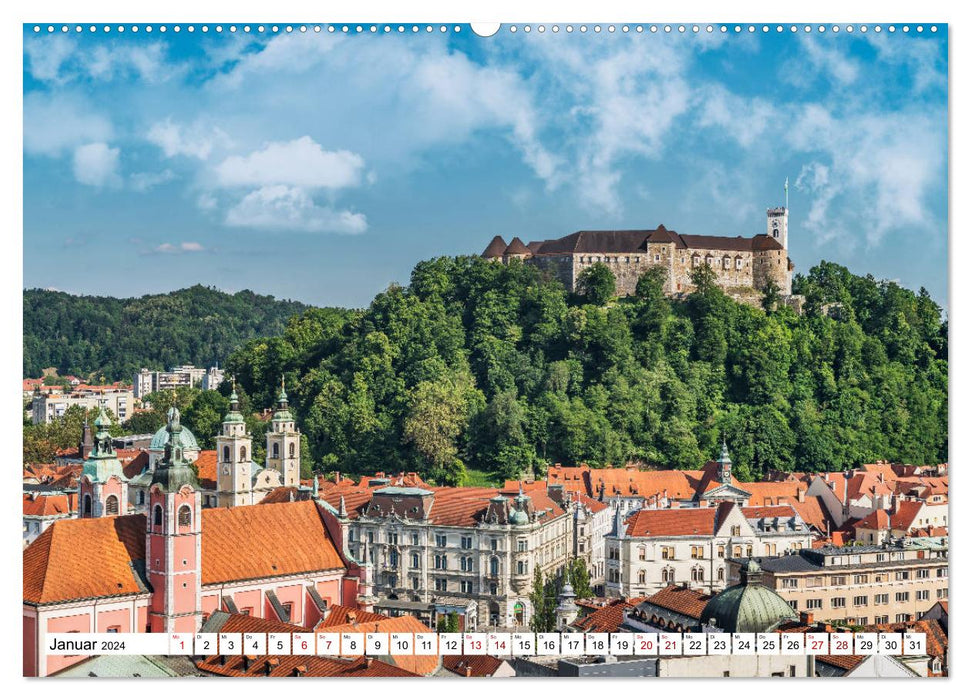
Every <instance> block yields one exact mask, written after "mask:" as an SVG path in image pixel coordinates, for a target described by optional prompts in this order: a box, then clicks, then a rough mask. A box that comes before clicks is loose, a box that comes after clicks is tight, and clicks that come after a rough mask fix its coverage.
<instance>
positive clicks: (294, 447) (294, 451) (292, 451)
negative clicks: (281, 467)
mask: <svg viewBox="0 0 971 700" xmlns="http://www.w3.org/2000/svg"><path fill="white" fill-rule="evenodd" d="M296 456H297V445H296V443H293V442H291V443H290V459H293V458H294V457H296Z"/></svg>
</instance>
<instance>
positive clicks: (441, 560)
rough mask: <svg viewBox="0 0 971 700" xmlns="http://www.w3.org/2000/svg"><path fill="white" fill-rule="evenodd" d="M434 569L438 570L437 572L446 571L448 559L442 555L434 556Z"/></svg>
mask: <svg viewBox="0 0 971 700" xmlns="http://www.w3.org/2000/svg"><path fill="white" fill-rule="evenodd" d="M435 568H436V569H439V570H442V569H447V568H448V557H446V556H445V555H444V554H436V555H435Z"/></svg>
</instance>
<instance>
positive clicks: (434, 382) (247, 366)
mask: <svg viewBox="0 0 971 700" xmlns="http://www.w3.org/2000/svg"><path fill="white" fill-rule="evenodd" d="M695 283H696V285H697V290H696V291H695V292H693V293H692V294H690V295H688V296H687V297H686V298H685V299H682V300H671V299H668V298H666V297H665V296H664V294H663V293H662V289H663V284H664V272H663V270H661V269H655V270H651V271H649V272H647V273H646V274H645V275H644V276H643V277H642V279H641V280H640V283H639V284H638V286H637V293H636V295H634V296H633V297H630V298H623V299H617V298H614V297H613V296H612V294H611V290H612V289H613V280H612V278H611V273H610V271H609V270H607V269H606V268H605V267H603V266H599V267H598V266H593V267H592V268H590V270H589V271H588V272H587V273H586V274H585V277H584V279H583V280H581V284H580V285H579V286H580V290H579V292H578V293H577V294H572V293H569V292H568V291H567V290H566V289H564V287H563V286H562V285H561V284H560V283H559V282H557V281H555V280H550V279H545V278H544V277H543V276H542V273H541V272H540V271H539V270H538V269H537V268H536V267H534V266H528V265H523V264H520V263H518V262H513V263H511V264H509V265H501V264H495V263H490V262H485V261H483V260H481V259H479V258H477V257H458V258H438V259H435V260H430V261H425V262H422V263H419V264H418V265H417V266H416V267H415V269H414V271H413V273H412V276H411V281H410V284H409V285H408V286H406V287H403V286H392V287H391V288H389V289H388V290H387V291H385V292H383V293H381V294H379V295H378V296H377V297H376V298H375V299H374V301H373V302H372V304H371V305H370V307H369V308H367V309H366V310H361V311H345V310H336V309H316V308H311V309H306V310H304V311H302V312H301V313H299V314H297V315H296V316H294V317H293V318H291V319H290V320H289V322H288V323H287V324H286V328H285V329H284V330H283V332H282V333H281V334H279V335H270V336H269V337H264V338H258V339H253V340H249V341H247V342H245V343H244V344H243V345H242V347H241V348H239V349H238V350H237V351H236V352H235V353H234V354H233V355H232V356H231V357H230V358H229V360H228V361H227V363H226V366H227V367H228V368H229V369H230V370H231V371H232V372H234V373H235V374H236V376H237V377H238V380H239V383H240V386H241V388H242V390H243V391H244V392H245V394H246V395H247V401H249V402H251V405H253V406H268V405H270V404H271V402H272V400H273V396H274V394H275V387H276V386H278V384H279V380H280V377H281V375H282V374H284V373H285V374H286V379H287V391H288V394H289V395H290V400H291V403H292V405H293V406H294V408H295V411H296V414H297V416H298V421H299V424H300V427H301V429H302V430H303V431H304V434H305V435H306V436H307V438H309V439H308V444H309V450H310V456H311V457H312V459H313V463H314V467H315V468H316V469H318V470H324V471H329V470H333V469H341V470H343V471H346V472H351V473H363V472H373V471H375V470H385V471H397V470H418V471H420V472H421V473H422V474H423V475H425V476H426V478H430V479H433V480H435V481H438V482H439V483H478V482H480V481H484V480H496V479H501V478H505V477H515V476H517V475H519V474H521V473H523V472H533V473H540V472H541V471H542V469H543V466H544V465H546V464H551V463H556V462H560V463H564V464H577V463H580V462H587V463H589V464H591V465H604V464H624V463H628V462H638V463H641V464H645V465H658V466H662V467H675V468H698V467H700V466H701V465H702V464H703V463H704V462H705V461H706V460H707V459H710V458H713V457H714V456H715V455H716V454H717V445H718V444H719V443H720V441H721V440H722V439H723V438H724V439H725V440H726V441H727V443H728V445H729V448H730V451H731V454H732V457H733V460H734V462H735V464H736V467H737V472H738V476H739V477H740V478H742V479H747V478H755V477H758V476H760V475H762V474H764V473H765V472H767V471H768V470H770V469H775V470H783V471H790V470H810V471H816V470H840V469H847V468H851V467H854V466H856V465H859V464H860V463H863V462H866V461H872V460H876V459H891V460H901V461H906V462H913V463H937V462H940V461H944V460H946V459H947V449H948V442H947V386H948V374H947V357H948V348H947V323H946V321H944V320H942V315H941V309H940V307H939V306H938V305H937V304H935V303H934V301H933V300H932V299H931V298H930V296H929V295H928V294H927V293H926V291H924V290H921V291H920V292H919V293H914V292H912V291H909V290H907V289H904V288H902V287H900V286H899V285H897V284H895V283H893V282H886V281H878V280H875V279H874V278H873V277H871V276H867V277H860V276H857V275H853V274H851V273H850V272H849V271H848V270H847V269H846V268H844V267H841V266H839V265H835V264H832V263H827V262H822V263H820V264H819V265H817V266H815V267H813V268H812V269H811V270H810V271H809V273H808V274H807V275H805V276H799V275H797V277H796V279H795V280H794V290H793V291H794V292H795V293H796V294H802V295H804V296H805V297H806V304H805V307H804V313H803V314H802V315H797V314H796V313H795V312H794V311H793V310H792V309H790V308H789V307H787V306H784V305H781V304H779V303H778V298H777V294H776V292H775V290H772V289H770V290H767V292H766V294H765V298H764V300H763V308H753V307H751V306H746V305H742V304H738V303H736V302H734V301H732V300H731V299H730V298H729V297H727V296H726V295H725V294H724V293H723V292H722V291H721V290H720V289H719V288H718V287H717V286H716V285H715V284H714V281H713V274H712V272H711V270H709V269H707V268H702V269H701V270H699V271H698V272H697V274H696V279H695ZM250 327H252V326H250ZM159 332H162V333H171V334H173V335H175V334H176V333H177V332H176V331H174V330H167V329H165V330H162V331H159ZM65 342H67V341H65ZM145 342H150V343H151V344H152V346H153V347H155V348H159V350H161V349H162V348H165V347H179V348H181V346H179V345H177V344H176V342H175V339H173V340H170V341H169V342H168V343H164V342H158V339H157V338H151V339H149V338H146V339H145ZM195 347H198V346H195ZM178 356H179V359H180V360H181V359H186V358H185V352H184V351H181V349H180V351H179V352H178ZM194 357H195V356H191V357H190V358H189V359H193V358H194ZM40 364H44V363H43V362H41V363H40ZM50 364H56V363H54V362H51V363H50ZM38 366H39V365H38Z"/></svg>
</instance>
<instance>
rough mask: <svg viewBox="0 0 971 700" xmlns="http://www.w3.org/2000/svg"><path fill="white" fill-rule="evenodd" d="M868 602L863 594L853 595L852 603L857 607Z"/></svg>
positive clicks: (863, 605)
mask: <svg viewBox="0 0 971 700" xmlns="http://www.w3.org/2000/svg"><path fill="white" fill-rule="evenodd" d="M868 602H869V600H868V599H867V596H865V595H857V596H853V605H855V606H856V607H858V608H862V607H865V606H866V604H867V603H868Z"/></svg>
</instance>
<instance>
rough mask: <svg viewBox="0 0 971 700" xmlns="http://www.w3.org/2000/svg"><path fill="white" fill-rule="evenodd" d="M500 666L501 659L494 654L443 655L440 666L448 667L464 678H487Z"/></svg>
mask: <svg viewBox="0 0 971 700" xmlns="http://www.w3.org/2000/svg"><path fill="white" fill-rule="evenodd" d="M500 666H502V659H497V658H496V657H495V656H488V655H485V656H443V657H442V667H443V668H446V669H448V670H449V671H451V672H452V673H454V674H455V675H457V676H464V677H466V678H488V677H491V676H492V674H494V673H495V672H496V671H498V670H499V667H500Z"/></svg>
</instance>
